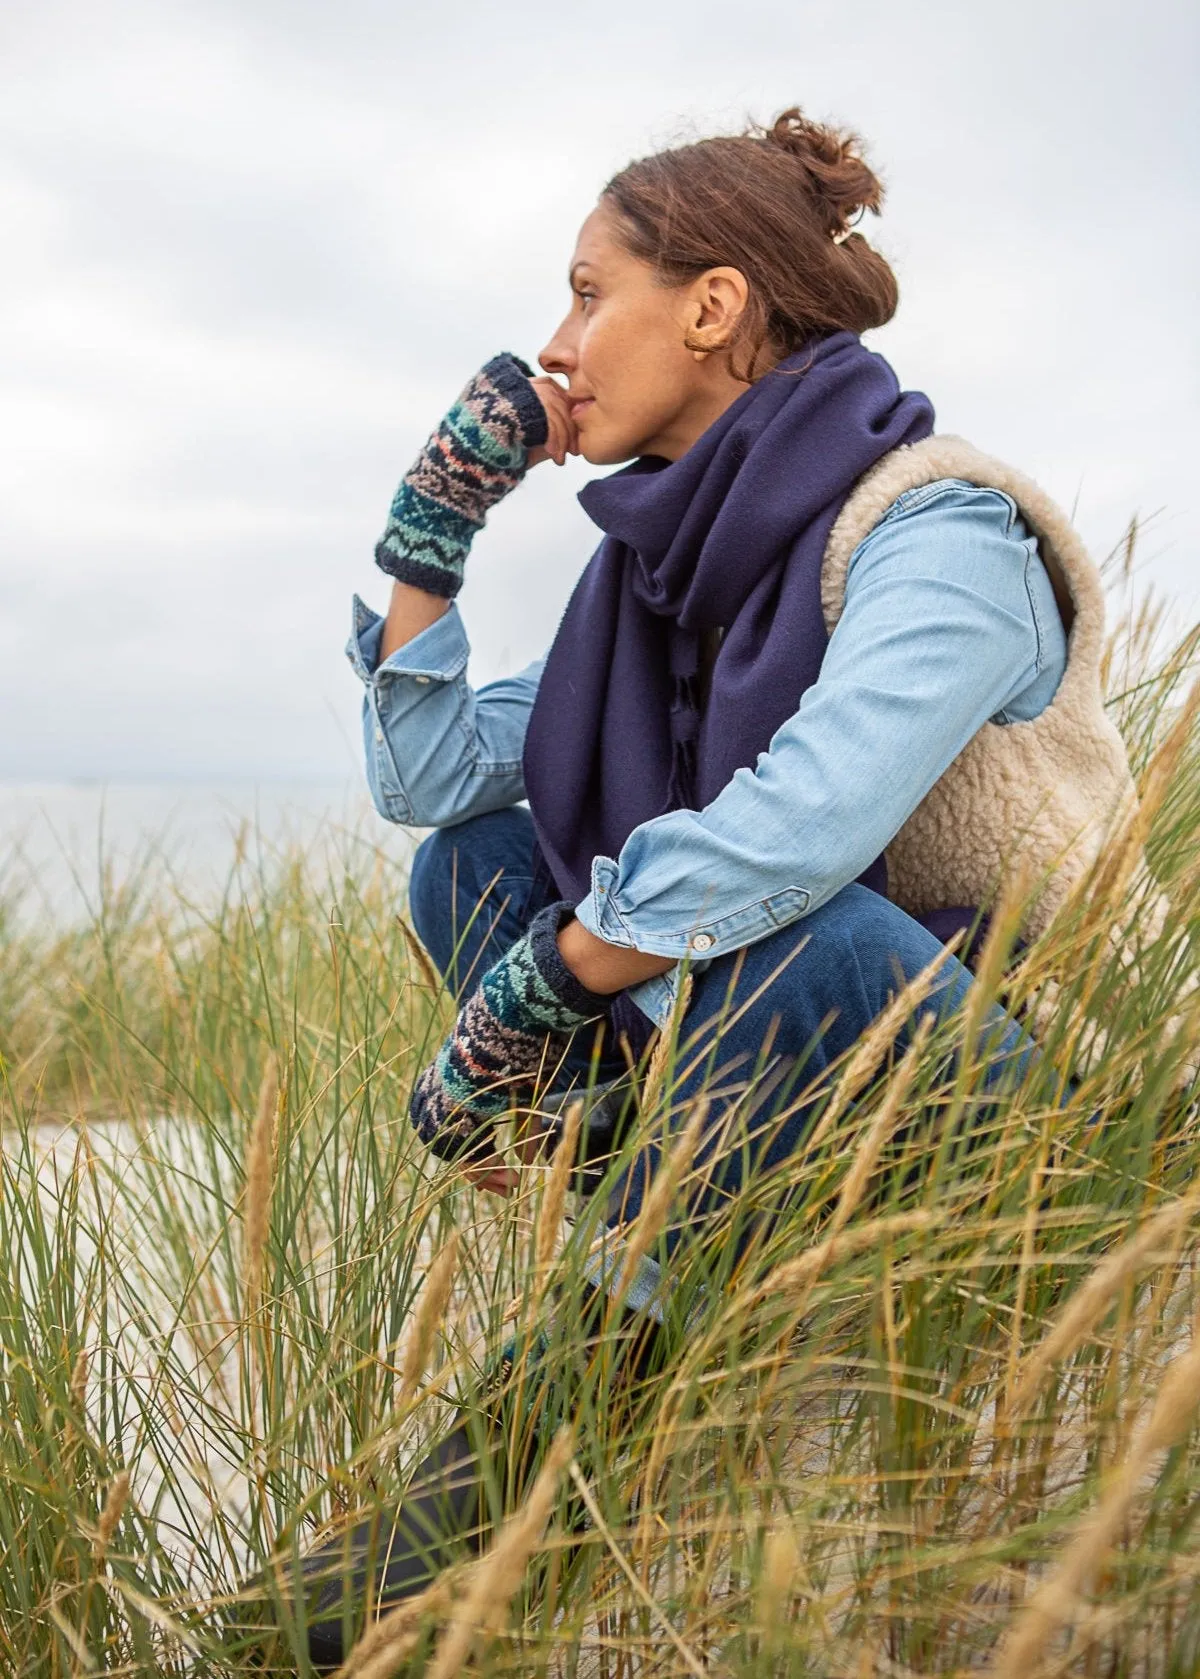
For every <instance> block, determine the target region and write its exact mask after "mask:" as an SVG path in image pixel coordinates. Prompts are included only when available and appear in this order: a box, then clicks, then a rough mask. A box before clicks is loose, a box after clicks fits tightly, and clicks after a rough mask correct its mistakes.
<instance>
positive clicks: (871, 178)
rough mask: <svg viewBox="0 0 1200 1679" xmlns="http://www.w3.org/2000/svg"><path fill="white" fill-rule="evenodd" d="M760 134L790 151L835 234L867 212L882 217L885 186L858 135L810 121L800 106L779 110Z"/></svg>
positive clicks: (779, 147)
mask: <svg viewBox="0 0 1200 1679" xmlns="http://www.w3.org/2000/svg"><path fill="white" fill-rule="evenodd" d="M757 133H758V136H759V138H761V139H762V140H764V141H765V142H766V144H767V145H769V146H775V147H777V148H778V149H779V150H780V151H783V152H787V154H788V155H789V157H793V158H795V160H796V162H797V163H798V164H800V165H801V167H802V169H803V171H804V175H805V178H806V185H807V187H808V190H809V192H810V194H811V195H812V198H813V200H814V202H815V204H816V207H817V210H818V213H819V215H820V217H821V220H822V222H823V224H824V226H825V227H826V229H827V231H828V232H829V233H830V235H831V236H832V237H833V238H835V239H836V238H841V237H842V236H844V235H845V234H846V233H847V232H848V231H849V229H850V227H851V225H852V223H853V222H854V221H856V220H857V218H858V217H859V216H860V215H861V214H862V212H863V211H864V210H872V211H874V212H875V214H876V215H878V213H879V208H880V205H881V204H882V203H883V184H882V182H881V181H880V180H879V177H878V176H877V175H876V174H875V173H874V172H873V170H871V169H869V168H868V167H867V164H866V163H865V162H864V161H863V157H862V141H861V140H860V139H859V137H858V135H857V134H852V133H850V132H849V131H848V130H846V129H838V128H832V127H827V126H826V125H825V124H823V123H819V122H811V121H810V120H809V119H808V118H807V117H806V116H805V115H804V113H803V112H802V111H801V109H800V107H799V106H798V105H792V106H790V107H789V109H788V110H786V111H781V112H780V114H779V115H778V116H777V117H776V118H775V121H774V122H773V123H772V125H771V126H770V128H762V129H759V130H757Z"/></svg>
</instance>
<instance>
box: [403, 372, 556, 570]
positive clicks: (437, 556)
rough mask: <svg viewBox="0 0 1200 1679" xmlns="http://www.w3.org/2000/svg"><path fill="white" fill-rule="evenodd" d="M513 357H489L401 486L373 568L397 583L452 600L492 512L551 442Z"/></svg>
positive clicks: (543, 412)
mask: <svg viewBox="0 0 1200 1679" xmlns="http://www.w3.org/2000/svg"><path fill="white" fill-rule="evenodd" d="M531 377H532V369H531V368H529V367H528V366H527V365H526V364H525V362H523V361H520V360H519V359H518V358H517V357H516V356H513V355H509V354H507V353H505V354H504V355H499V356H493V357H492V359H491V361H489V362H488V363H487V364H486V366H484V367H483V368H481V369H480V371H479V372H478V373H477V374H476V375H475V377H474V378H473V379H472V380H471V381H470V382H469V383H468V384H467V385H466V386H465V387H464V389H463V391H462V392H461V394H460V395H459V398H458V400H457V401H456V402H455V404H454V406H453V408H451V410H450V412H449V413H448V414H447V415H446V417H445V419H444V420H443V421H442V423H441V425H440V426H439V427H438V428H437V430H436V431H435V432H434V434H433V436H432V437H431V438H430V439H429V441H428V443H426V445H425V447H424V448H423V449H422V450H421V453H420V454H419V455H418V456H417V458H416V460H415V461H414V462H413V465H412V467H411V468H410V470H409V471H408V472H407V473H406V474H405V476H404V478H403V479H401V482H400V488H399V489H398V490H397V491H396V497H395V500H394V501H393V502H392V510H391V513H390V515H389V516H388V522H387V529H386V530H385V531H384V533H383V537H382V539H381V540H380V542H379V543H378V544H377V546H376V549H375V563H376V565H378V566H379V567H380V568H381V570H383V571H386V572H387V573H388V575H389V576H391V577H395V578H397V579H398V580H399V581H400V582H401V583H413V584H415V585H416V586H417V588H418V589H425V590H427V591H428V592H429V593H430V594H431V595H442V596H444V597H445V598H446V599H452V598H453V596H455V595H456V594H457V593H458V591H459V590H460V589H461V588H462V582H463V565H464V562H465V561H466V557H467V550H468V549H469V548H470V546H471V540H472V538H473V537H474V535H475V533H476V531H478V530H479V529H480V528H481V527H482V525H483V521H484V519H485V517H486V516H487V511H488V509H489V507H492V506H493V505H494V504H495V503H496V502H498V501H499V500H500V499H501V497H502V496H506V495H507V494H508V492H509V491H510V490H512V489H515V488H516V486H517V485H518V484H519V483H520V482H521V479H522V478H523V477H524V476H525V472H526V468H527V466H528V464H529V451H530V449H532V448H534V447H535V445H537V444H539V443H544V442H545V441H546V437H547V435H548V429H549V428H548V426H547V422H546V410H545V409H544V408H543V407H542V404H541V401H540V400H539V398H538V394H537V392H536V391H535V390H534V388H533V386H532V384H531V383H530V379H531Z"/></svg>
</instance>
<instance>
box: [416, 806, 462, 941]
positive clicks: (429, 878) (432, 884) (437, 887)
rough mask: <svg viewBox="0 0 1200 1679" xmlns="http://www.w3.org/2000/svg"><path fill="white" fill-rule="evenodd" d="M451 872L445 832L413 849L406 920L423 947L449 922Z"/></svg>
mask: <svg viewBox="0 0 1200 1679" xmlns="http://www.w3.org/2000/svg"><path fill="white" fill-rule="evenodd" d="M453 871H454V847H453V846H452V845H449V844H448V843H447V841H446V830H445V829H444V828H439V829H437V831H436V832H434V833H432V834H430V836H429V838H428V839H425V840H422V841H421V843H420V845H419V846H418V847H417V850H416V855H415V856H414V857H413V860H412V867H411V868H410V870H409V875H408V914H409V920H410V921H411V922H412V924H413V926H414V928H415V929H416V933H417V937H418V938H419V939H420V941H421V943H422V944H423V945H425V946H426V947H428V945H429V944H430V942H431V940H432V939H434V938H435V937H436V930H437V929H438V928H440V927H442V926H444V925H445V924H447V923H448V922H449V920H450V895H451V892H452V890H453V887H452V882H453V879H454V872H453Z"/></svg>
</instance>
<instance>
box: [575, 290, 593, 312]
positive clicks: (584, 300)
mask: <svg viewBox="0 0 1200 1679" xmlns="http://www.w3.org/2000/svg"><path fill="white" fill-rule="evenodd" d="M576 295H577V296H578V298H579V302H580V305H581V306H582V307H584V308H586V307H587V305H588V304H589V303H592V302H594V301H595V297H596V294H595V292H594V291H581V292H578V293H577V294H576Z"/></svg>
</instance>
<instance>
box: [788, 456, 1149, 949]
mask: <svg viewBox="0 0 1200 1679" xmlns="http://www.w3.org/2000/svg"><path fill="white" fill-rule="evenodd" d="M941 478H962V479H965V480H966V481H967V482H968V483H971V484H978V485H980V486H981V487H986V488H991V489H998V490H1004V491H1006V492H1007V493H1008V494H1009V495H1010V496H1011V497H1012V498H1013V500H1014V502H1015V503H1016V505H1017V508H1018V509H1019V511H1020V513H1021V517H1022V518H1023V519H1024V520H1025V522H1026V524H1027V525H1028V527H1029V529H1030V531H1031V532H1032V534H1033V535H1035V536H1036V537H1037V539H1038V547H1039V551H1040V553H1041V556H1042V559H1043V561H1044V562H1045V565H1046V567H1047V570H1048V571H1049V573H1050V578H1051V581H1052V583H1053V585H1054V593H1055V597H1056V599H1057V600H1058V604H1059V610H1060V612H1061V613H1062V615H1063V622H1064V625H1065V627H1066V629H1067V631H1068V644H1067V663H1066V669H1065V671H1064V674H1063V677H1062V681H1061V682H1060V684H1059V687H1058V691H1057V693H1056V694H1055V696H1054V698H1053V700H1052V701H1051V702H1050V704H1049V705H1048V706H1047V707H1046V709H1045V710H1044V711H1043V712H1042V714H1041V716H1039V717H1035V718H1034V719H1033V720H1032V721H1030V722H1026V723H1008V724H997V723H985V724H984V725H983V727H982V728H981V729H980V730H979V732H978V734H976V735H975V736H974V737H973V738H972V739H971V740H970V741H969V742H968V743H967V745H966V746H965V747H964V749H963V750H962V752H960V753H959V755H958V757H957V758H956V759H955V760H954V762H953V764H951V766H950V768H949V769H948V770H947V771H946V773H945V774H944V775H943V776H942V778H941V780H940V781H938V782H937V784H936V785H935V786H934V787H933V788H932V789H931V790H930V792H929V793H928V794H927V796H926V797H925V798H924V799H923V800H922V801H921V803H920V804H919V805H918V807H917V808H916V810H915V811H914V812H913V813H912V815H911V816H910V817H909V819H908V821H907V822H906V823H905V824H904V826H903V827H902V828H901V829H900V832H899V833H898V834H897V835H896V836H895V838H894V839H893V840H892V842H891V844H890V845H889V846H888V848H887V854H886V855H887V865H888V895H889V896H890V897H891V898H892V899H894V900H895V902H896V903H898V904H899V905H900V906H901V908H902V909H906V910H908V911H909V913H910V914H913V915H922V914H924V913H926V912H927V911H929V910H934V909H943V908H948V907H950V906H952V905H963V904H974V905H979V904H987V903H989V902H990V901H991V900H992V899H993V897H994V896H995V895H996V893H997V892H998V891H1000V890H1002V889H1003V888H1004V886H1005V885H1006V884H1007V883H1008V881H1009V880H1010V878H1012V877H1013V876H1014V875H1015V874H1017V873H1018V872H1019V873H1020V875H1021V876H1022V878H1023V879H1024V880H1027V881H1030V882H1033V883H1034V884H1035V886H1036V887H1037V888H1038V891H1037V895H1036V896H1035V897H1034V899H1033V900H1032V902H1031V905H1030V911H1029V916H1028V919H1027V921H1026V924H1025V929H1024V931H1025V933H1026V936H1027V937H1032V936H1036V935H1037V934H1038V933H1040V932H1042V931H1044V929H1045V927H1046V926H1047V924H1048V922H1049V921H1050V918H1051V917H1052V915H1053V914H1054V913H1055V911H1056V910H1057V909H1058V908H1059V906H1060V905H1061V903H1062V902H1063V899H1064V898H1065V897H1066V895H1067V893H1068V892H1069V890H1070V888H1071V886H1072V884H1073V883H1074V882H1075V881H1077V880H1078V879H1079V877H1080V876H1081V875H1082V874H1083V873H1084V871H1085V870H1086V869H1087V868H1088V867H1089V865H1090V864H1091V863H1092V862H1094V860H1095V858H1096V856H1097V853H1098V850H1099V848H1100V846H1101V845H1102V844H1103V842H1104V839H1105V836H1106V834H1108V833H1109V832H1110V831H1111V829H1112V826H1113V823H1114V821H1115V820H1116V819H1118V818H1120V817H1121V816H1122V815H1124V814H1125V813H1126V812H1127V811H1128V809H1129V808H1130V805H1131V801H1132V800H1133V798H1134V789H1133V782H1132V778H1131V776H1130V772H1129V763H1128V760H1127V758H1126V754H1125V747H1124V745H1123V743H1122V740H1121V737H1120V735H1119V734H1118V732H1117V730H1116V728H1115V727H1114V725H1113V723H1112V722H1111V721H1110V720H1109V718H1108V716H1107V715H1106V713H1105V710H1104V704H1103V696H1102V693H1101V685H1100V661H1101V654H1102V650H1103V641H1104V597H1103V592H1102V588H1101V583H1100V575H1099V572H1098V571H1097V569H1096V567H1095V565H1094V564H1093V562H1092V561H1091V559H1090V558H1089V557H1088V554H1087V552H1086V550H1085V548H1084V546H1083V543H1082V541H1081V539H1080V537H1079V535H1078V533H1077V532H1076V531H1075V530H1074V529H1073V527H1072V525H1071V522H1070V520H1069V519H1068V518H1067V516H1066V514H1065V513H1063V512H1062V510H1061V509H1060V508H1059V507H1057V506H1056V505H1055V503H1054V502H1053V501H1051V499H1050V497H1049V496H1048V495H1046V494H1045V493H1044V492H1043V491H1042V490H1040V489H1039V488H1038V486H1037V485H1036V484H1035V483H1033V481H1032V480H1031V479H1029V478H1026V477H1024V476H1023V474H1021V473H1019V472H1016V471H1014V470H1013V468H1012V467H1010V466H1005V465H1004V463H1003V462H1001V461H997V460H993V459H991V458H990V457H989V456H987V455H983V454H981V453H980V452H979V451H978V450H977V449H974V448H972V446H971V445H970V444H969V443H966V442H964V441H963V440H962V439H961V438H957V437H948V436H947V437H939V436H935V437H929V438H926V439H925V440H924V441H923V442H921V443H914V444H911V445H909V446H908V447H905V448H900V449H894V450H893V451H892V452H891V453H890V454H887V455H885V456H884V457H883V459H882V460H881V461H880V462H879V463H878V465H877V466H875V467H874V468H873V469H872V470H871V471H870V472H868V473H866V474H865V475H864V476H863V478H862V479H860V480H859V482H858V484H857V485H856V486H855V488H854V489H853V490H852V491H851V493H850V495H849V497H848V498H847V500H846V502H845V503H844V505H843V507H842V510H841V513H840V514H839V515H838V519H837V522H836V523H835V525H834V527H833V530H832V531H831V533H830V537H829V543H828V546H827V548H826V551H825V559H824V563H823V566H822V573H821V603H822V607H823V610H824V614H825V624H826V628H827V629H828V630H829V631H831V632H832V630H833V627H834V625H835V624H836V623H837V621H838V618H839V617H840V615H841V612H842V607H843V604H844V602H845V594H846V576H847V573H848V570H849V566H850V558H851V555H852V554H853V553H854V550H855V548H856V547H857V546H858V544H859V543H860V542H861V541H862V540H863V538H864V537H865V536H866V535H867V534H868V532H869V531H871V530H872V529H873V528H874V526H875V525H876V524H878V522H879V520H880V519H881V518H882V517H883V515H884V513H885V512H886V511H887V509H888V508H889V507H890V506H891V504H892V503H893V502H894V501H895V500H896V498H897V496H899V495H901V494H902V493H903V492H904V491H905V490H911V489H915V488H916V487H918V486H919V485H922V484H931V483H934V482H936V481H937V480H938V479H941Z"/></svg>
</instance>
